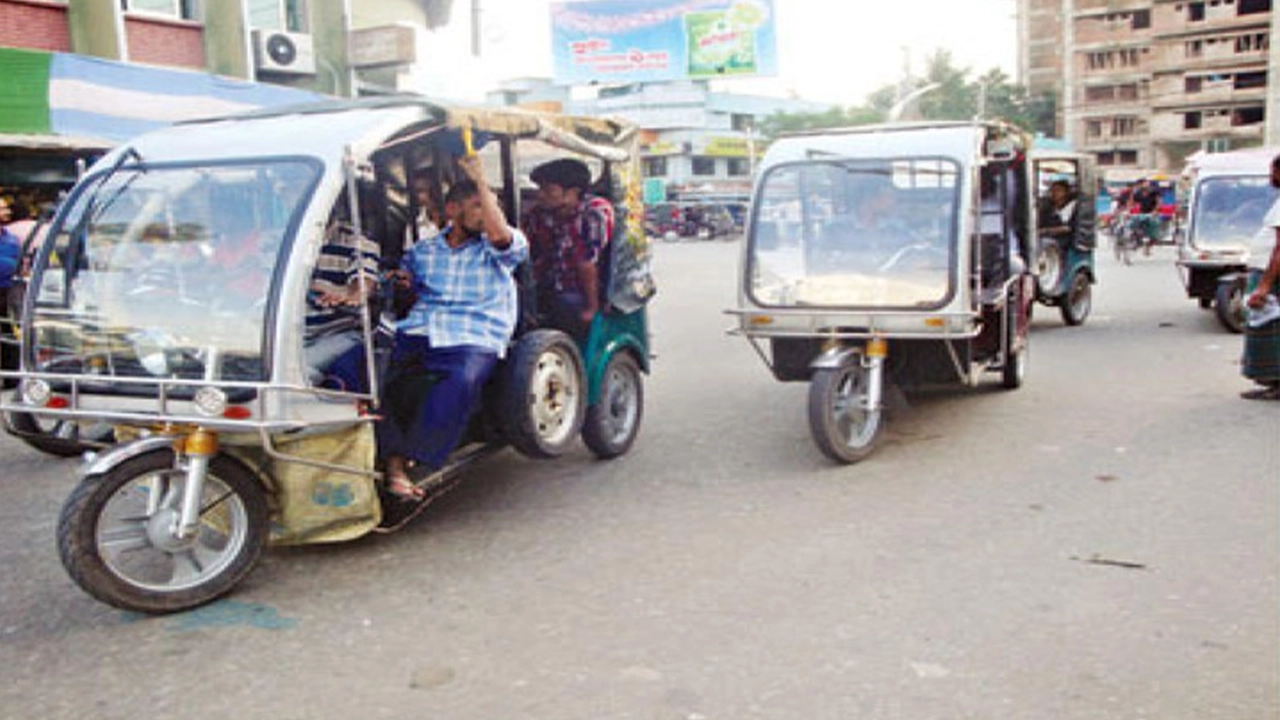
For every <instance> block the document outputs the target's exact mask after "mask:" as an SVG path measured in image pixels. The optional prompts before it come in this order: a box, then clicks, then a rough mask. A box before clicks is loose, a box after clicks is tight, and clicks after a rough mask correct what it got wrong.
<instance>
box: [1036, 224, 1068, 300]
mask: <svg viewBox="0 0 1280 720" xmlns="http://www.w3.org/2000/svg"><path fill="white" fill-rule="evenodd" d="M1062 255H1063V254H1062V247H1061V246H1060V245H1058V243H1057V242H1056V241H1054V240H1052V239H1050V238H1045V239H1044V240H1043V242H1042V244H1041V246H1040V257H1039V259H1038V260H1037V262H1036V290H1037V292H1038V294H1039V296H1040V297H1042V298H1052V297H1056V296H1057V294H1058V286H1060V285H1061V284H1062V272H1063V270H1064V269H1065V263H1064V261H1063V256H1062Z"/></svg>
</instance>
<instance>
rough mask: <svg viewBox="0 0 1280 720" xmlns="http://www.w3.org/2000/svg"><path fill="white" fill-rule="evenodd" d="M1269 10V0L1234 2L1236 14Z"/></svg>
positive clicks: (1249, 13) (1250, 13)
mask: <svg viewBox="0 0 1280 720" xmlns="http://www.w3.org/2000/svg"><path fill="white" fill-rule="evenodd" d="M1264 12H1271V0H1240V2H1239V3H1237V4H1236V14H1237V15H1253V14H1254V13H1264Z"/></svg>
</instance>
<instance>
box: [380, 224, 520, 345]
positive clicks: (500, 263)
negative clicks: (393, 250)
mask: <svg viewBox="0 0 1280 720" xmlns="http://www.w3.org/2000/svg"><path fill="white" fill-rule="evenodd" d="M449 230H450V228H445V229H444V231H442V232H441V233H440V234H439V235H437V236H435V237H434V238H423V239H421V240H419V241H418V243H417V244H416V245H414V246H413V248H412V249H411V250H410V251H409V253H407V254H406V255H405V256H404V260H402V261H401V267H403V269H405V270H407V271H408V272H409V274H410V276H411V277H412V282H413V289H414V290H415V291H416V292H417V295H418V298H417V300H416V301H415V302H414V304H413V307H412V308H410V310H409V315H408V316H407V317H405V319H404V320H401V321H400V322H399V323H398V325H397V327H398V329H399V330H400V331H401V332H404V333H406V334H409V335H427V336H428V337H430V338H431V345H432V346H433V347H456V346H459V345H474V346H478V347H483V348H488V349H490V350H494V351H496V352H497V353H498V357H502V356H504V355H505V354H506V349H507V342H508V341H509V340H510V339H511V333H512V331H513V330H515V326H516V313H517V306H516V283H515V279H514V277H513V276H512V273H513V272H514V271H515V269H516V266H517V265H519V264H520V263H521V262H522V261H523V260H524V259H525V257H526V256H527V255H528V252H529V244H528V241H527V240H525V237H524V233H522V232H520V231H519V230H516V229H514V228H512V230H511V234H512V237H511V245H510V246H508V247H507V248H506V249H505V250H499V249H497V248H495V247H493V245H491V244H489V239H488V238H487V237H484V236H481V237H480V238H477V239H474V240H470V241H468V242H467V243H465V244H464V245H462V246H461V247H457V248H451V247H449V244H448V243H447V242H446V241H445V238H446V236H448V234H449Z"/></svg>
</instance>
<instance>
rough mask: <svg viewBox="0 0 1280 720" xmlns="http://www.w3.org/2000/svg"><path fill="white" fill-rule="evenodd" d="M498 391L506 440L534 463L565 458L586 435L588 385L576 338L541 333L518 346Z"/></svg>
mask: <svg viewBox="0 0 1280 720" xmlns="http://www.w3.org/2000/svg"><path fill="white" fill-rule="evenodd" d="M504 372H505V375H504V382H503V386H502V388H501V390H500V398H501V400H500V410H499V412H500V420H499V422H500V423H501V426H502V429H503V436H504V437H506V439H507V441H508V442H510V443H511V445H512V446H513V447H514V448H515V449H516V450H518V451H519V452H520V453H522V454H524V455H527V456H529V457H534V458H553V457H559V456H560V455H562V454H564V452H565V451H566V450H568V449H569V446H570V445H572V444H573V441H574V440H575V439H576V438H577V436H578V433H579V432H581V430H582V422H583V415H584V413H585V410H586V402H587V393H586V383H585V382H584V379H583V378H584V375H583V371H582V354H581V353H580V352H579V351H578V345H577V343H575V342H574V341H573V338H571V337H569V336H568V335H567V334H565V333H563V332H561V331H559V330H549V329H539V330H534V331H532V332H529V333H526V334H524V335H523V336H521V337H520V339H519V340H518V341H517V342H516V346H515V349H514V350H513V352H512V353H511V357H510V358H508V359H507V362H506V368H505V370H504Z"/></svg>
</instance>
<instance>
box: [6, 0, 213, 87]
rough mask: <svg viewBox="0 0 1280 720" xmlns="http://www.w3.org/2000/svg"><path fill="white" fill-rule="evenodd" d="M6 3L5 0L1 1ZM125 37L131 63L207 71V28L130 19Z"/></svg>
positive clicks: (171, 21)
mask: <svg viewBox="0 0 1280 720" xmlns="http://www.w3.org/2000/svg"><path fill="white" fill-rule="evenodd" d="M0 1H3V0H0ZM124 33H125V37H126V38H127V40H126V42H128V44H129V61H130V62H138V63H150V64H152V65H174V66H177V67H187V68H196V69H200V70H203V69H204V67H205V60H204V27H203V26H202V25H199V24H197V23H192V22H185V21H181V20H161V19H153V18H140V17H133V16H127V17H125V20H124Z"/></svg>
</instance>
